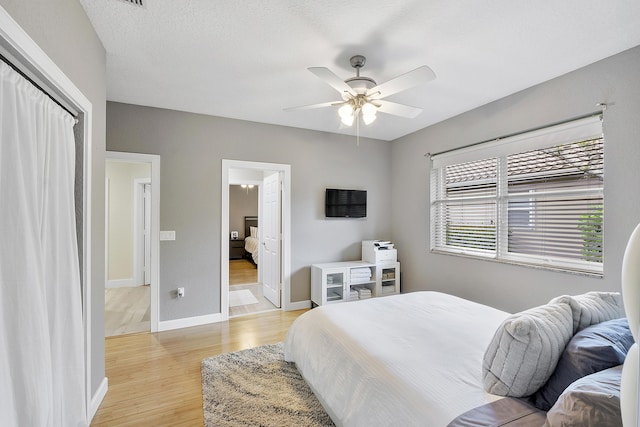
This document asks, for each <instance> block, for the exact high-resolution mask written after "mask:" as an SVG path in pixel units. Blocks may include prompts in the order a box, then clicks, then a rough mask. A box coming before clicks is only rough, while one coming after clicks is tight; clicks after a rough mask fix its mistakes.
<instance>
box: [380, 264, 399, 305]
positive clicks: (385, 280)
mask: <svg viewBox="0 0 640 427" xmlns="http://www.w3.org/2000/svg"><path fill="white" fill-rule="evenodd" d="M399 293H400V263H399V262H389V263H380V264H376V296H379V297H384V296H387V295H394V294H399Z"/></svg>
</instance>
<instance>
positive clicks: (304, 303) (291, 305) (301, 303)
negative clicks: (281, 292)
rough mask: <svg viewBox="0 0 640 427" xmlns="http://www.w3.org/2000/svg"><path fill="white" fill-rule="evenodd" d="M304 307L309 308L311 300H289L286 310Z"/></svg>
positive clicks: (302, 308)
mask: <svg viewBox="0 0 640 427" xmlns="http://www.w3.org/2000/svg"><path fill="white" fill-rule="evenodd" d="M305 308H311V300H306V301H295V302H290V303H289V306H288V307H287V310H288V311H293V310H304V309H305Z"/></svg>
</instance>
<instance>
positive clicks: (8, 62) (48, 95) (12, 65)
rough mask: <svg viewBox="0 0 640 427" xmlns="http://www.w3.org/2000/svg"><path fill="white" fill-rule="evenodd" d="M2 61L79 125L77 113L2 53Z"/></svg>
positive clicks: (0, 54) (0, 55)
mask: <svg viewBox="0 0 640 427" xmlns="http://www.w3.org/2000/svg"><path fill="white" fill-rule="evenodd" d="M0 59H1V60H2V61H3V62H4V63H5V64H7V65H8V66H9V67H11V68H12V69H13V71H15V72H16V73H18V74H20V75H21V76H22V77H24V78H25V79H27V81H28V82H29V83H31V84H32V85H34V86H35V87H36V88H38V90H40V92H42V93H44V94H45V95H46V96H47V97H48V98H49V99H51V100H52V101H53V102H55V103H56V104H57V105H58V106H59V107H60V108H62V109H63V110H64V111H66V112H67V113H69V114H71V116H72V117H73V118H74V120H75V122H76V124H77V123H78V118H77V117H76V116H77V115H78V113H77V112H74V111H71V110H70V109H69V108H68V107H66V106H64V105H63V104H62V103H61V102H60V101H58V100H57V99H56V98H54V97H53V96H52V95H51V94H50V93H49V92H47V91H46V90H44V89H43V88H42V86H40V85H39V84H38V83H36V82H35V81H34V80H33V79H32V78H31V77H29V76H28V75H27V74H26V73H25V72H24V71H22V70H21V69H20V68H19V67H18V66H17V65H15V64H14V63H13V62H12V61H11V60H9V59H7V57H5V56H4V55H3V54H2V53H0Z"/></svg>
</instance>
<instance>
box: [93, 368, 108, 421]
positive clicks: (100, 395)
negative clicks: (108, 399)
mask: <svg viewBox="0 0 640 427" xmlns="http://www.w3.org/2000/svg"><path fill="white" fill-rule="evenodd" d="M108 389H109V380H107V377H104V378H103V379H102V382H101V383H100V385H99V386H98V390H96V393H95V394H94V395H93V397H92V398H91V403H90V406H89V423H91V420H93V417H94V416H95V415H96V412H98V408H99V407H100V404H101V403H102V401H103V400H104V397H105V396H106V395H107V390H108Z"/></svg>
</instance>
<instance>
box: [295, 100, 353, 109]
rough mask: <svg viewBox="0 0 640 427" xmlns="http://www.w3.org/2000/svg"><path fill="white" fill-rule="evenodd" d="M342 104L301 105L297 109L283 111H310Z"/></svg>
mask: <svg viewBox="0 0 640 427" xmlns="http://www.w3.org/2000/svg"><path fill="white" fill-rule="evenodd" d="M342 104H344V101H331V102H322V103H320V104H311V105H301V106H299V107H289V108H285V109H284V111H294V110H312V109H314V108H324V107H333V106H334V105H342Z"/></svg>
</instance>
